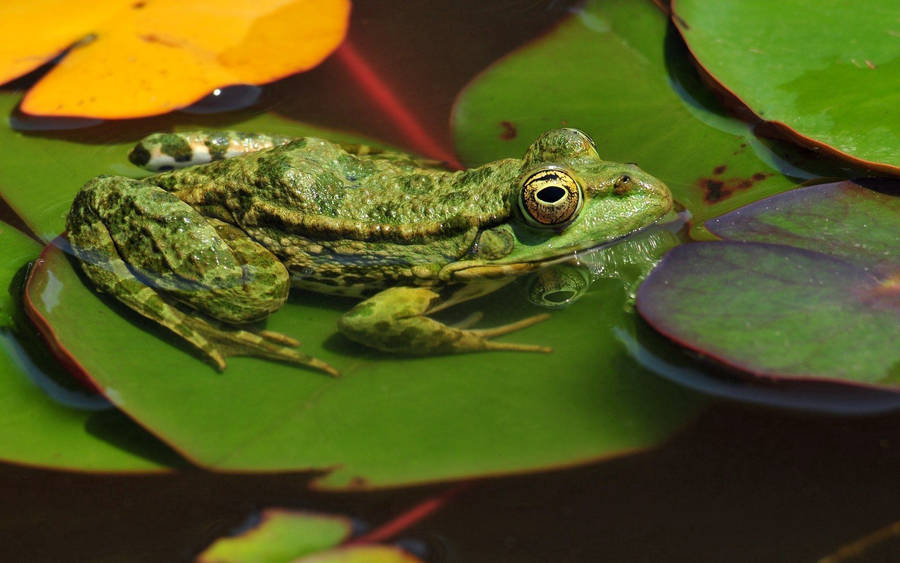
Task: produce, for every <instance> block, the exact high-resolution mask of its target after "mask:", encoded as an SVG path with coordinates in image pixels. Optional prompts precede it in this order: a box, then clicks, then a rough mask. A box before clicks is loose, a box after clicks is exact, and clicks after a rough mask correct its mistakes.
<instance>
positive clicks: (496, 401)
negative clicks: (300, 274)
mask: <svg viewBox="0 0 900 563" xmlns="http://www.w3.org/2000/svg"><path fill="white" fill-rule="evenodd" d="M50 283H53V284H55V287H56V292H55V294H54V303H55V305H54V306H52V307H48V306H47V305H46V302H45V301H44V300H42V299H39V298H38V296H40V295H42V294H44V293H45V292H46V291H47V287H48V284H50ZM516 291H517V288H516V287H509V288H508V290H507V291H506V292H503V293H496V294H494V295H491V296H490V297H489V298H488V299H484V300H480V301H478V302H474V303H473V304H472V306H471V307H457V309H459V311H456V312H455V313H456V314H457V315H460V316H461V317H462V316H465V315H466V314H468V313H472V312H474V311H476V310H481V311H483V312H484V314H485V318H486V319H490V323H489V324H500V323H503V322H507V321H511V320H514V319H518V318H522V317H524V316H528V315H531V314H534V313H535V312H537V310H536V309H534V308H529V306H526V305H521V301H524V296H523V295H520V294H518V293H516ZM28 293H29V295H31V296H32V298H31V300H30V307H31V313H32V314H33V315H34V316H36V317H40V318H41V319H42V320H43V323H42V325H43V326H44V327H45V329H44V332H45V334H47V335H48V336H49V337H52V338H53V339H54V342H55V343H56V345H57V346H58V347H59V349H60V350H64V351H65V352H66V353H67V354H68V355H69V357H71V358H74V359H75V360H77V362H78V363H79V364H80V366H81V368H82V369H83V371H84V373H86V374H87V375H88V376H89V377H90V378H91V380H92V381H93V382H94V384H95V385H96V386H97V387H98V388H99V389H101V390H102V391H103V392H104V394H105V395H106V396H107V397H109V398H110V400H112V401H113V403H115V404H116V406H118V407H119V408H120V409H122V410H123V411H125V412H126V413H128V415H129V416H131V417H132V418H134V419H135V420H136V421H137V422H139V423H140V424H141V425H142V426H144V427H145V428H148V429H149V430H151V431H152V432H153V433H154V434H156V435H157V436H159V437H160V438H161V439H163V440H164V441H165V442H167V443H168V444H170V445H171V446H172V447H173V448H174V449H175V450H177V451H179V452H180V453H182V454H184V455H185V456H186V457H188V458H189V459H190V460H191V461H193V462H195V463H197V464H199V465H202V466H205V467H209V468H215V469H222V470H242V471H274V470H305V469H316V470H325V469H331V470H332V472H331V473H329V474H327V475H325V476H324V477H322V478H321V479H320V480H319V482H318V484H319V486H324V487H330V488H337V487H342V488H348V487H351V488H352V487H355V488H367V487H384V486H389V485H400V484H406V483H421V482H429V481H436V480H444V479H459V478H464V477H473V476H479V475H489V474H500V473H514V472H522V471H533V470H538V469H547V468H551V467H559V466H568V465H572V464H576V463H585V462H589V461H593V460H597V459H601V458H605V457H609V456H612V455H616V454H621V453H623V452H627V451H633V450H635V449H639V448H646V447H649V446H651V445H653V444H655V443H657V442H658V441H659V440H661V439H663V438H664V437H665V436H667V435H669V434H670V433H671V432H672V431H673V430H675V429H676V428H678V427H679V426H680V425H681V424H683V423H684V421H685V420H687V419H688V418H689V417H690V416H692V415H693V414H694V413H695V412H696V411H697V408H698V407H699V406H700V405H701V404H702V403H701V402H700V401H698V398H697V396H696V395H693V394H691V393H689V392H685V391H683V390H681V389H679V388H678V387H676V386H673V385H671V384H668V383H665V382H662V381H660V380H658V379H656V378H655V377H653V376H652V375H650V374H649V373H647V372H646V371H644V370H642V369H641V368H639V367H638V366H636V365H635V364H634V363H633V362H632V361H631V360H629V359H628V357H627V355H626V353H625V351H624V350H623V349H622V348H621V346H620V345H619V344H618V342H617V341H616V340H615V339H614V338H613V336H612V332H611V331H612V329H613V327H615V326H616V325H617V324H619V323H622V322H624V320H625V319H626V318H627V316H628V313H626V312H625V311H624V307H623V299H624V297H623V295H622V291H621V289H618V288H617V287H616V286H615V285H612V286H606V287H600V288H598V290H597V291H593V292H590V293H588V294H587V295H585V296H584V297H583V298H582V300H581V301H579V302H578V303H577V304H575V305H574V306H572V307H570V308H568V309H565V310H561V311H555V312H554V313H553V316H552V318H551V319H550V320H549V321H545V322H544V323H541V324H540V325H538V326H535V327H531V328H529V329H526V330H523V331H520V332H519V333H517V334H516V335H515V336H514V337H509V338H514V339H515V340H517V341H523V342H534V343H540V344H545V345H549V346H552V347H553V348H554V351H553V353H550V354H529V353H515V352H505V353H504V352H495V353H482V354H468V355H457V356H439V357H426V358H412V357H402V356H392V355H388V354H384V353H379V352H374V351H371V350H369V349H366V348H364V347H362V346H361V345H356V344H353V343H351V342H349V341H347V340H346V339H344V338H343V337H342V336H340V335H339V334H336V329H335V323H336V321H337V318H338V317H339V315H340V314H341V313H343V312H344V311H346V310H347V309H349V308H350V307H351V306H352V305H353V303H354V302H353V301H352V300H347V299H339V298H328V297H325V296H321V295H310V294H305V293H303V292H295V295H294V296H292V299H291V300H290V302H289V303H287V304H286V305H285V306H284V307H283V308H282V309H281V310H279V311H278V312H277V313H275V314H274V315H272V316H271V317H270V318H269V319H268V321H267V323H266V328H268V329H270V330H275V331H278V332H282V333H285V334H289V335H291V336H295V337H298V338H299V339H300V340H301V341H302V342H303V346H302V349H303V351H304V352H305V353H308V354H310V355H313V356H316V357H318V358H321V359H322V360H324V361H326V362H328V363H329V364H331V365H333V366H335V367H336V368H338V369H339V370H340V371H341V372H342V374H343V377H341V378H339V379H332V378H329V377H326V376H323V375H322V374H320V373H317V372H312V371H309V370H304V369H301V368H298V367H296V366H290V365H284V364H279V363H275V362H267V361H263V360H259V359H254V358H230V359H229V363H228V368H227V369H226V370H225V372H224V373H217V372H216V371H215V370H214V369H213V368H212V367H210V366H209V365H208V364H206V363H204V362H203V361H202V360H200V359H198V357H197V356H195V355H193V354H192V353H191V351H190V350H189V349H186V348H184V347H181V346H180V345H179V343H178V341H177V340H176V339H174V338H172V337H171V336H170V335H169V334H168V332H167V331H165V330H163V329H161V328H159V327H154V326H147V325H146V324H145V323H142V322H140V320H139V319H137V318H136V316H135V315H133V314H131V313H130V312H128V311H126V310H123V308H122V307H121V306H117V305H116V304H115V302H114V301H112V300H111V299H109V298H101V297H100V296H98V295H97V294H95V293H94V292H92V291H91V290H90V289H88V288H87V287H86V286H85V285H84V283H83V282H82V280H81V279H80V278H79V276H78V275H77V274H76V273H75V271H74V270H73V269H72V265H71V264H70V262H69V261H68V260H67V258H66V256H65V255H64V254H63V253H62V252H60V251H59V250H58V249H55V248H53V247H49V248H48V249H47V251H45V253H44V260H43V261H42V262H41V263H40V265H39V267H37V268H35V270H34V272H33V275H32V277H31V279H30V282H29V286H28ZM517 298H518V299H520V300H521V301H519V300H517ZM49 329H52V331H53V333H52V334H50V333H49Z"/></svg>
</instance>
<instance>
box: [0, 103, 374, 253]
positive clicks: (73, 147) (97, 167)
mask: <svg viewBox="0 0 900 563" xmlns="http://www.w3.org/2000/svg"><path fill="white" fill-rule="evenodd" d="M20 98H21V93H18V92H8V91H0V114H10V113H14V108H15V107H16V104H18V103H19V100H20ZM204 127H217V128H223V129H238V130H243V131H260V132H266V133H273V134H285V135H295V136H298V137H300V136H304V135H309V136H318V137H326V138H329V139H333V140H338V141H348V142H360V141H361V140H362V139H361V138H359V137H358V136H353V135H348V134H345V133H338V132H334V131H326V130H324V129H321V128H316V127H312V126H309V125H305V124H301V123H297V122H293V121H289V120H287V119H284V118H280V117H277V116H274V115H272V114H255V113H252V112H249V111H245V112H231V113H229V114H224V115H187V114H179V113H174V114H169V115H168V116H164V117H161V118H156V119H152V120H144V121H137V122H130V123H129V124H128V126H124V125H122V126H120V125H116V124H112V125H110V124H104V125H101V126H97V127H91V128H87V129H85V130H82V131H78V132H72V131H67V132H65V131H64V132H62V133H60V132H56V133H44V134H41V133H40V132H34V131H19V130H15V129H13V128H12V126H11V122H10V120H6V121H4V122H3V123H0V146H2V147H3V150H2V151H0V195H2V196H3V199H5V200H6V201H7V202H8V203H9V204H10V205H11V206H12V207H13V208H14V209H15V210H16V212H17V213H18V214H19V216H20V217H22V219H23V220H24V221H25V223H26V224H27V225H28V226H29V227H30V228H31V229H32V230H33V231H34V232H35V233H37V234H38V236H40V237H42V238H43V239H45V240H47V241H49V240H51V239H52V238H53V237H55V236H56V235H58V234H59V233H61V232H62V231H63V229H65V218H66V213H67V212H68V210H69V206H70V205H71V204H72V199H73V198H74V197H75V194H76V193H77V192H78V190H79V189H80V188H81V186H82V185H83V184H84V183H85V182H87V181H88V180H90V179H91V178H93V177H94V176H99V175H100V174H111V175H123V176H130V177H138V176H141V175H143V174H144V173H143V172H142V171H141V170H140V169H138V168H136V167H135V166H133V165H131V164H130V163H129V162H128V160H127V159H126V155H127V154H128V151H129V150H130V149H131V147H132V146H134V143H135V141H137V140H138V139H139V138H140V137H141V136H143V135H145V134H147V133H151V132H154V131H164V130H168V129H172V128H174V129H180V130H185V129H197V128H204ZM72 139H78V140H72Z"/></svg>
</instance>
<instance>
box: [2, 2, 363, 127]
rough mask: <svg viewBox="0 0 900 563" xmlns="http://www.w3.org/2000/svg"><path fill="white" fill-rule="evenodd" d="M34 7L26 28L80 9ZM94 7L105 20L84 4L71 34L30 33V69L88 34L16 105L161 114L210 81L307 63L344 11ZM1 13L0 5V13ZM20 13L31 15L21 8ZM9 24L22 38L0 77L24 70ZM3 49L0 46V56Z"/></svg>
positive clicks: (87, 113)
mask: <svg viewBox="0 0 900 563" xmlns="http://www.w3.org/2000/svg"><path fill="white" fill-rule="evenodd" d="M40 4H41V5H42V6H44V8H45V9H48V10H50V12H49V13H48V14H47V15H45V16H44V17H43V18H37V19H32V20H30V22H29V24H30V27H31V28H32V29H33V27H34V22H36V21H42V20H46V21H50V22H54V23H53V25H47V27H51V28H52V27H55V21H56V17H55V14H56V13H60V12H54V11H53V10H60V11H64V10H69V12H71V13H72V14H75V15H78V16H81V14H78V12H77V10H74V9H72V8H70V7H69V4H73V5H77V4H80V3H78V2H71V1H69V2H59V1H51V0H42V2H40ZM103 5H104V10H105V13H106V16H105V17H100V16H99V15H97V12H96V11H93V9H92V10H91V11H92V13H93V14H94V15H93V16H91V17H88V15H87V14H85V15H84V16H83V17H81V19H80V20H79V24H80V25H82V27H81V28H80V33H77V32H76V31H75V29H76V25H75V24H74V23H72V22H66V25H64V26H60V27H61V28H64V29H61V30H57V29H54V30H53V32H52V33H50V34H47V36H46V37H44V36H43V35H41V34H37V35H41V37H38V39H37V40H36V41H34V42H33V44H34V45H38V44H39V47H35V48H34V49H32V50H31V52H32V53H38V52H40V53H42V54H41V55H40V57H43V58H42V59H40V61H39V62H37V64H33V65H32V67H30V68H33V67H34V66H37V65H39V64H41V62H43V61H46V60H47V59H49V58H52V57H53V56H54V55H55V54H56V53H57V52H59V50H60V49H61V48H64V47H65V46H67V45H68V44H70V43H71V42H72V41H73V40H78V39H80V38H82V37H85V36H88V35H93V40H90V41H83V42H81V43H79V44H76V45H75V46H74V47H73V48H72V50H71V51H70V52H69V53H68V54H66V56H65V57H63V59H62V60H61V61H60V62H59V63H58V64H57V65H56V67H54V68H53V69H52V70H51V71H50V72H49V73H47V75H46V76H45V77H44V78H43V79H41V81H40V82H38V83H37V85H35V86H34V87H33V88H32V89H31V91H29V92H28V94H27V95H26V96H25V98H24V100H23V101H22V105H21V109H22V111H24V112H26V113H30V114H35V115H52V116H77V117H97V118H106V119H115V118H128V117H140V116H146V115H155V114H160V113H166V112H169V111H172V110H174V109H178V108H181V107H184V106H186V105H189V104H191V103H192V102H195V101H196V100H198V99H200V98H202V97H203V96H205V95H207V94H208V93H209V92H210V91H212V90H214V89H215V88H219V87H222V86H228V85H232V84H261V83H265V82H270V81H272V80H275V79H278V78H281V77H283V76H286V75H288V74H293V73H295V72H300V71H303V70H308V69H310V68H312V67H314V66H315V65H317V64H319V63H320V62H321V61H322V60H323V59H324V58H325V57H326V56H328V54H330V53H331V52H332V51H333V50H334V49H335V48H336V47H337V46H338V45H339V44H340V42H341V41H342V40H343V38H344V35H345V34H346V31H347V24H348V19H349V14H350V0H253V1H252V2H248V1H247V0H191V1H186V0H136V1H135V0H130V1H129V2H113V1H112V0H107V1H106V2H105V3H103ZM10 11H11V10H10V8H9V7H3V8H0V17H3V16H4V15H6V14H7V13H8V12H10ZM83 11H84V10H83ZM21 14H22V17H25V16H26V15H27V16H34V12H33V11H32V10H31V9H28V10H22V11H21ZM76 19H78V18H76ZM0 25H3V26H5V25H6V24H0ZM19 26H20V28H16V29H19V31H18V37H17V38H16V39H15V40H13V41H8V38H9V36H7V40H6V41H4V43H6V42H12V43H18V42H21V43H22V45H15V46H14V49H16V50H15V51H14V50H13V49H9V53H10V54H11V56H9V57H6V58H7V59H9V60H14V61H18V62H16V63H15V64H10V65H9V68H10V69H12V70H10V71H8V72H6V69H4V67H3V65H4V64H5V62H6V61H5V60H2V59H0V81H2V80H4V76H9V77H13V76H15V74H13V73H15V72H19V74H21V72H22V71H21V70H20V69H23V68H24V69H25V70H24V72H27V71H28V70H30V68H25V66H26V65H24V63H22V62H21V61H23V60H25V59H28V57H27V56H25V55H24V54H23V53H24V52H25V50H26V49H27V47H26V46H27V45H28V44H29V41H30V39H31V37H30V36H29V35H28V33H29V32H28V31H27V29H28V27H29V26H25V25H23V24H22V20H20V21H19ZM0 29H2V28H0ZM51 39H52V40H53V41H51ZM51 45H52V46H51ZM60 46H61V47H60ZM54 49H55V50H54ZM6 53H7V49H6V47H5V46H4V47H0V57H5V56H6ZM48 53H49V54H48ZM31 57H32V58H35V57H37V56H36V55H31ZM40 57H37V58H40ZM15 65H18V66H15ZM4 72H6V74H4ZM6 79H7V80H8V78H6Z"/></svg>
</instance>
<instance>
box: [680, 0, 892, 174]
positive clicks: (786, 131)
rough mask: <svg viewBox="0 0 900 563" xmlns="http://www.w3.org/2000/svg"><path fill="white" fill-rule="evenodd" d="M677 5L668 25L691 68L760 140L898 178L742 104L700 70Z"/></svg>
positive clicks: (881, 164) (883, 166) (887, 169)
mask: <svg viewBox="0 0 900 563" xmlns="http://www.w3.org/2000/svg"><path fill="white" fill-rule="evenodd" d="M677 5H678V0H671V7H670V11H671V21H672V23H673V25H674V26H675V28H676V29H677V30H678V32H679V33H680V34H681V39H682V40H683V41H684V44H685V47H686V48H687V50H688V52H689V53H690V54H691V58H692V59H693V62H694V65H695V66H696V67H697V70H698V71H699V72H700V74H701V76H702V77H703V80H704V82H706V83H707V84H708V85H709V86H711V87H713V88H714V89H715V90H716V91H718V93H719V94H720V95H721V96H724V97H725V98H726V100H725V105H726V107H729V108H730V109H732V110H733V111H735V112H736V113H737V114H738V115H739V116H741V117H742V118H744V119H746V120H748V121H751V122H752V123H751V125H753V127H754V130H753V132H754V133H755V134H756V135H758V136H760V137H768V138H774V139H780V140H785V141H789V142H793V143H797V144H798V145H800V146H802V147H804V148H807V149H810V150H812V151H814V152H819V153H824V154H825V155H826V156H829V157H831V158H835V159H838V160H842V161H844V162H847V163H848V164H851V165H853V166H858V167H862V168H867V169H870V170H873V171H875V172H880V173H882V174H889V175H891V176H900V165H893V164H887V163H884V162H875V161H871V160H865V159H863V158H859V157H857V156H853V155H852V154H849V153H846V152H844V151H842V150H840V149H838V148H836V147H833V146H831V145H829V144H827V143H824V142H822V141H819V140H817V139H814V138H812V137H809V136H806V135H804V134H802V133H800V132H799V131H797V130H796V129H794V128H792V127H791V126H789V125H787V124H786V123H784V122H781V121H770V120H767V119H763V118H762V116H760V115H759V114H758V113H756V112H755V111H754V110H753V109H752V108H751V107H750V105H749V104H747V102H745V101H744V99H743V98H741V97H740V96H738V95H737V93H735V92H734V90H732V89H731V88H729V87H728V86H725V84H723V83H722V82H720V81H719V80H718V79H717V78H716V77H715V75H714V74H713V73H712V72H710V71H709V69H707V68H706V67H705V66H703V63H701V62H700V59H699V58H698V57H697V55H696V53H694V50H693V49H691V44H690V42H688V40H687V38H686V37H685V32H686V31H688V30H689V29H690V24H689V23H688V22H687V21H686V20H685V19H684V18H683V17H681V15H680V14H678V7H677Z"/></svg>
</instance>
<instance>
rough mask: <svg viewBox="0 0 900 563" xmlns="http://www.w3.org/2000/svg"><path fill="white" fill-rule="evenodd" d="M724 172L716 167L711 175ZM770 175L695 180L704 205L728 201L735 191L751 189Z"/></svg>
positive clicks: (723, 168) (757, 174)
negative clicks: (701, 192)
mask: <svg viewBox="0 0 900 563" xmlns="http://www.w3.org/2000/svg"><path fill="white" fill-rule="evenodd" d="M720 169H721V170H720ZM724 171H725V167H724V166H717V167H716V168H714V169H713V175H714V176H718V175H721V174H722V173H723V172H724ZM771 175H772V174H771V173H764V172H757V173H756V174H754V175H753V176H751V177H750V178H727V179H719V178H700V179H699V180H697V186H698V187H699V188H700V189H701V190H703V200H704V201H705V202H706V203H718V202H720V201H723V200H726V199H728V198H729V197H731V196H732V195H734V193H735V192H737V191H740V190H747V189H749V188H751V187H753V184H756V183H757V182H761V181H763V180H765V179H766V178H768V177H769V176H771Z"/></svg>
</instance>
